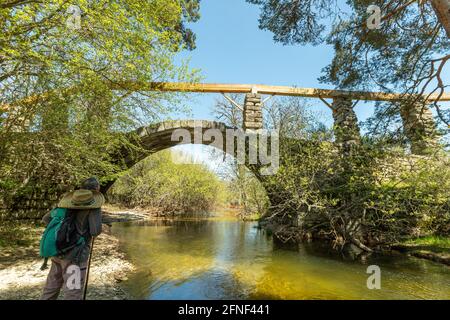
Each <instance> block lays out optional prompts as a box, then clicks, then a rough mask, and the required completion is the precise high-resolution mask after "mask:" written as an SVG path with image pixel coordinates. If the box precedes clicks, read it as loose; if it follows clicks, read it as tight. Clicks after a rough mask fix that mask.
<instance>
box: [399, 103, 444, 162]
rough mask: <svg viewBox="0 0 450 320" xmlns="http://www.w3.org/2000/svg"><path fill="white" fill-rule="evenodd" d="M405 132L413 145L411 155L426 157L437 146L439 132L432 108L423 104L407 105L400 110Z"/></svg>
mask: <svg viewBox="0 0 450 320" xmlns="http://www.w3.org/2000/svg"><path fill="white" fill-rule="evenodd" d="M400 115H401V117H402V120H403V130H404V132H405V135H406V137H407V138H408V140H409V142H410V143H411V153H413V154H418V155H425V154H428V153H430V151H431V150H430V149H432V148H433V147H435V146H437V131H436V125H435V122H434V119H433V114H432V112H431V110H430V108H429V107H428V106H427V105H425V104H424V103H422V102H416V103H407V104H405V105H403V106H402V107H401V109H400Z"/></svg>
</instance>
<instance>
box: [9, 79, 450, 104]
mask: <svg viewBox="0 0 450 320" xmlns="http://www.w3.org/2000/svg"><path fill="white" fill-rule="evenodd" d="M108 86H109V88H110V89H112V90H124V91H136V92H137V91H164V92H198V93H255V92H257V93H259V94H268V95H278V96H294V97H305V98H319V99H322V100H323V99H334V98H349V99H352V100H365V101H399V100H404V99H407V98H409V97H411V95H407V94H400V93H386V92H368V91H349V90H333V89H315V88H297V87H288V86H269V85H263V84H220V83H187V82H144V83H139V82H131V81H130V82H111V83H109V84H108ZM74 89H75V88H74V87H72V88H66V89H61V91H62V92H70V91H71V90H74ZM47 95H48V93H42V94H39V95H34V96H30V97H27V98H24V99H22V100H20V101H18V102H17V103H21V104H32V103H35V102H37V101H39V100H40V99H43V98H44V99H45V97H46V96H47ZM416 97H417V96H416ZM423 99H426V100H427V101H429V102H433V101H436V100H439V101H450V93H444V94H442V95H440V96H439V95H437V94H432V95H424V96H423ZM17 103H13V104H17ZM9 107H10V104H1V105H0V109H2V110H7V109H9Z"/></svg>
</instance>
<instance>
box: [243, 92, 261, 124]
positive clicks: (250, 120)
mask: <svg viewBox="0 0 450 320" xmlns="http://www.w3.org/2000/svg"><path fill="white" fill-rule="evenodd" d="M262 127H263V118H262V103H261V95H260V94H257V93H247V94H246V95H245V101H244V123H243V128H244V130H254V131H257V130H259V129H262Z"/></svg>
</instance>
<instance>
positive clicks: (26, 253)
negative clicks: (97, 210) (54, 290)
mask: <svg viewBox="0 0 450 320" xmlns="http://www.w3.org/2000/svg"><path fill="white" fill-rule="evenodd" d="M104 218H105V219H104V220H105V222H106V223H107V224H104V226H103V233H102V234H101V235H100V236H99V237H98V238H97V239H96V241H95V244H94V251H93V256H92V263H91V269H90V275H89V286H88V294H87V299H95V300H110V299H115V300H121V299H128V298H129V296H128V294H127V293H126V292H125V291H124V290H123V288H122V287H121V282H122V281H124V280H126V278H127V275H128V274H129V273H130V272H132V271H133V270H134V266H133V265H132V264H131V263H130V262H129V261H127V260H126V258H125V255H124V253H123V252H121V251H120V250H119V241H118V240H117V239H116V238H115V237H114V236H112V235H111V234H110V232H109V229H110V228H109V226H108V224H109V223H110V222H115V221H125V220H130V219H131V220H135V219H143V218H144V217H142V216H140V215H133V214H131V215H129V216H127V215H124V216H123V215H122V214H121V215H117V214H114V213H112V214H108V213H107V214H105V217H104ZM3 225H4V224H3ZM12 228H14V229H13V230H12V231H11V232H10V233H12V235H10V236H9V237H10V239H9V240H11V241H9V242H3V243H1V248H0V300H5V299H8V300H28V299H38V298H39V297H40V294H41V290H42V287H43V285H44V283H45V280H46V277H47V273H48V270H45V271H41V270H40V267H41V265H42V262H43V260H42V259H41V258H39V239H40V236H41V234H42V232H43V230H44V228H43V227H42V226H36V225H33V224H23V225H21V224H19V225H14V227H12ZM4 229H5V228H4ZM2 231H3V230H2ZM4 238H7V237H6V236H5V237H4Z"/></svg>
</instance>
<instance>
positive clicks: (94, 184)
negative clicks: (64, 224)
mask: <svg viewBox="0 0 450 320" xmlns="http://www.w3.org/2000/svg"><path fill="white" fill-rule="evenodd" d="M104 202H105V199H104V197H103V195H102V194H101V193H100V183H99V182H98V180H97V179H96V178H89V179H87V180H86V181H84V182H83V184H82V186H81V189H80V190H76V191H73V192H69V193H66V194H65V195H64V196H63V197H62V199H61V201H60V202H59V204H58V208H65V209H67V210H65V212H66V216H67V214H70V215H74V216H73V217H74V218H73V219H74V220H73V224H74V225H75V226H76V231H77V232H78V234H79V235H83V237H84V242H83V243H82V245H78V246H75V247H74V248H73V249H71V250H69V251H67V252H66V253H64V254H63V255H59V256H55V257H52V258H51V268H50V271H49V274H48V276H47V281H46V283H45V287H44V289H43V292H42V296H41V300H56V299H57V298H58V295H59V292H60V290H61V288H63V292H64V299H65V300H82V298H83V285H84V279H85V276H86V269H87V267H88V259H89V254H90V243H91V240H92V237H94V238H95V237H96V236H98V235H99V234H100V233H101V232H102V222H101V221H102V214H101V209H100V208H101V206H102V205H103V203H104ZM51 220H52V218H51V212H49V213H47V214H46V215H45V216H44V217H43V218H42V221H43V222H44V223H45V224H46V225H48V224H49V223H50V221H51ZM72 265H75V266H77V267H79V270H80V272H79V275H80V284H79V285H77V286H76V287H75V288H74V286H73V284H72V285H71V283H72V281H73V278H71V275H72V273H71V272H72V270H73V267H71V266H72ZM69 267H71V268H69ZM69 282H70V283H69Z"/></svg>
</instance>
